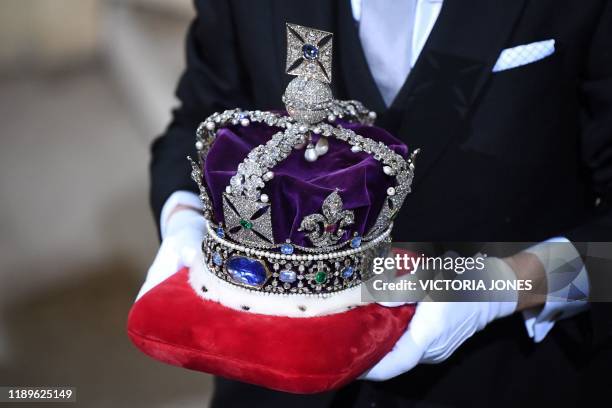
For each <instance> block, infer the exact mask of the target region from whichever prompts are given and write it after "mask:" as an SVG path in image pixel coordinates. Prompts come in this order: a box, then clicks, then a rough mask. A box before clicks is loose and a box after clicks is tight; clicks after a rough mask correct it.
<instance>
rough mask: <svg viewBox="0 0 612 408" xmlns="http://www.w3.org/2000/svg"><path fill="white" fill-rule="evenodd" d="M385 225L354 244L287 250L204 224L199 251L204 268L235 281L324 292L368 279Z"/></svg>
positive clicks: (275, 289)
mask: <svg viewBox="0 0 612 408" xmlns="http://www.w3.org/2000/svg"><path fill="white" fill-rule="evenodd" d="M391 229H392V226H390V227H389V228H388V229H387V230H386V231H385V232H384V233H383V234H381V235H379V236H378V237H376V238H375V239H373V240H371V241H369V242H367V243H365V244H363V245H362V246H360V247H359V248H353V249H347V250H342V251H337V252H329V253H320V254H291V255H288V254H282V253H277V252H270V251H265V250H260V249H256V248H249V247H246V246H244V245H239V244H236V243H233V242H230V241H228V240H225V239H223V238H221V237H219V236H218V235H217V234H216V233H215V230H214V229H213V228H212V227H211V226H210V225H209V226H208V234H207V235H206V238H205V240H204V242H203V243H202V251H203V253H204V259H205V262H206V264H207V266H208V268H209V270H210V271H211V272H212V273H214V274H215V275H216V276H217V277H218V278H220V279H222V280H225V281H227V282H230V283H233V284H235V285H239V286H242V287H245V288H247V289H251V290H254V291H263V292H270V293H283V294H321V295H325V294H329V293H334V292H340V291H342V290H345V289H348V288H351V287H354V286H357V285H359V284H361V283H362V282H363V281H365V280H367V279H369V278H370V277H371V275H372V272H371V271H372V268H371V263H372V261H373V259H374V257H376V256H381V255H382V253H383V252H384V251H385V250H386V249H387V247H388V244H389V243H390V242H391V239H390V235H391Z"/></svg>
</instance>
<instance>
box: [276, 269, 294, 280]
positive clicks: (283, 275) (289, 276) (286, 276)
mask: <svg viewBox="0 0 612 408" xmlns="http://www.w3.org/2000/svg"><path fill="white" fill-rule="evenodd" d="M278 279H280V281H281V282H285V283H292V282H295V280H296V279H297V274H296V273H295V272H294V271H291V270H285V271H281V272H280V275H279V278H278Z"/></svg>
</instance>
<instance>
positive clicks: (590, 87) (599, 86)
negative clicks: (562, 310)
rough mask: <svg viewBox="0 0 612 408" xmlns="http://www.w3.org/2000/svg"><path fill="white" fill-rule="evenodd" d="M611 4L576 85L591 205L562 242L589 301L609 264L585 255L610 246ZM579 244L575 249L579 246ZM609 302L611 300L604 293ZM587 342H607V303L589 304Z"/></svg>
mask: <svg viewBox="0 0 612 408" xmlns="http://www.w3.org/2000/svg"><path fill="white" fill-rule="evenodd" d="M611 3H612V2H608V1H606V2H602V4H603V6H602V13H601V14H600V19H599V23H598V25H597V28H596V29H595V31H594V34H593V37H592V41H591V45H590V49H589V50H588V53H587V59H586V64H585V67H584V76H583V79H582V82H581V85H580V91H581V94H582V95H581V96H582V101H583V110H582V119H583V120H582V126H583V127H582V140H581V154H582V160H583V163H584V164H585V170H586V175H587V176H588V177H590V179H591V182H592V186H593V192H594V194H595V196H596V200H595V202H596V204H595V206H594V211H593V214H592V216H591V218H590V219H588V220H585V222H584V224H582V225H581V226H580V227H579V228H577V229H575V230H574V231H572V232H570V233H569V234H568V235H567V236H568V238H570V239H571V240H572V241H574V242H576V243H577V245H579V246H582V247H583V248H582V249H583V250H582V251H581V252H582V254H583V258H584V260H585V266H586V270H587V272H588V275H589V281H590V286H591V293H590V295H591V298H600V299H601V295H602V291H606V292H608V291H609V290H610V287H611V285H609V284H608V283H607V282H608V281H612V279H610V278H609V276H610V277H612V275H610V274H612V262H611V259H612V253H611V254H610V255H609V258H611V259H603V258H601V257H599V256H592V255H590V254H589V248H588V247H589V244H588V242H589V241H590V242H593V241H612V4H611ZM581 242H582V243H584V244H580V243H581ZM607 296H608V297H609V296H610V294H609V293H607ZM589 316H590V321H591V327H592V340H593V343H594V345H595V346H600V345H603V344H605V343H608V344H609V342H610V341H611V340H612V303H608V302H593V303H591V310H590V312H589Z"/></svg>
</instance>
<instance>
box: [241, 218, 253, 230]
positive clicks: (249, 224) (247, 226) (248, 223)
mask: <svg viewBox="0 0 612 408" xmlns="http://www.w3.org/2000/svg"><path fill="white" fill-rule="evenodd" d="M240 225H242V228H245V229H251V228H253V223H252V222H251V221H249V220H245V219H242V220H240Z"/></svg>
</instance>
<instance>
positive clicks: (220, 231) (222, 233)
mask: <svg viewBox="0 0 612 408" xmlns="http://www.w3.org/2000/svg"><path fill="white" fill-rule="evenodd" d="M217 236H218V237H219V238H225V231H223V228H222V227H217Z"/></svg>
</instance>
